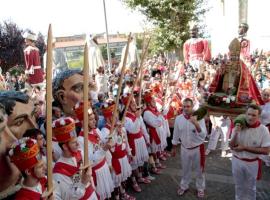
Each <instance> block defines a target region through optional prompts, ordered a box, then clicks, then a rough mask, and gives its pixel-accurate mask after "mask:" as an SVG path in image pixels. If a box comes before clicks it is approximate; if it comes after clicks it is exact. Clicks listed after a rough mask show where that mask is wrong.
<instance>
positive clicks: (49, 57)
mask: <svg viewBox="0 0 270 200" xmlns="http://www.w3.org/2000/svg"><path fill="white" fill-rule="evenodd" d="M52 40H53V36H52V26H51V24H50V25H49V30H48V39H47V60H46V63H47V65H46V137H47V172H48V173H47V180H48V188H47V191H48V195H49V196H50V195H51V193H52V191H53V177H52V163H53V159H52V62H53V46H52ZM51 197H52V196H51Z"/></svg>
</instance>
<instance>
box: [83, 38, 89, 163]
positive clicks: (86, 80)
mask: <svg viewBox="0 0 270 200" xmlns="http://www.w3.org/2000/svg"><path fill="white" fill-rule="evenodd" d="M88 85H89V62H88V45H87V43H85V45H84V67H83V137H84V167H88V165H89V157H88V102H89V100H88V98H89V88H88Z"/></svg>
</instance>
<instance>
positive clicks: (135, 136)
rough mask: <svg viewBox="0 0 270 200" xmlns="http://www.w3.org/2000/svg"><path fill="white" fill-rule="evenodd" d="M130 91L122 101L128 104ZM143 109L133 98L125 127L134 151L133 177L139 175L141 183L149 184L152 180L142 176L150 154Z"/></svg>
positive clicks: (132, 151) (132, 162)
mask: <svg viewBox="0 0 270 200" xmlns="http://www.w3.org/2000/svg"><path fill="white" fill-rule="evenodd" d="M129 98H130V93H128V94H126V95H123V96H122V98H121V102H122V103H123V104H124V105H125V107H126V106H127V103H128V99H129ZM141 114H142V113H141V109H137V105H136V103H135V100H134V98H133V99H132V100H131V102H130V104H129V107H128V110H127V113H126V116H125V129H126V130H127V136H128V142H129V146H130V148H131V153H132V157H133V158H132V161H131V167H132V170H133V171H132V173H133V175H132V178H133V179H134V178H135V177H138V182H139V183H145V184H148V183H150V182H151V181H150V180H148V179H147V178H143V177H142V167H143V165H144V163H145V162H147V161H148V159H149V155H148V151H147V146H146V142H145V139H144V134H143V125H142V121H143V120H142V117H141Z"/></svg>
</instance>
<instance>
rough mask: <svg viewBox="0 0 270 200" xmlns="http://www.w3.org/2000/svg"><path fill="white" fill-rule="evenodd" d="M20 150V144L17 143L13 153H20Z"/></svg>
mask: <svg viewBox="0 0 270 200" xmlns="http://www.w3.org/2000/svg"><path fill="white" fill-rule="evenodd" d="M20 152H21V147H20V145H17V146H16V147H15V149H14V153H20Z"/></svg>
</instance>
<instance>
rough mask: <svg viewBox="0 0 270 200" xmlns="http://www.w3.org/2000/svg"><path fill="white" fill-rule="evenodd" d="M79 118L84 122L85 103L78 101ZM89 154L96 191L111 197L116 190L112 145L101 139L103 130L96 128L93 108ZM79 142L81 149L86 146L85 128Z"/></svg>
mask: <svg viewBox="0 0 270 200" xmlns="http://www.w3.org/2000/svg"><path fill="white" fill-rule="evenodd" d="M75 112H76V116H77V118H78V119H79V120H80V122H81V123H83V103H77V104H76V106H75ZM88 130H89V134H88V140H89V141H88V151H89V153H88V156H89V160H90V161H91V165H92V175H93V180H94V183H95V186H96V192H97V193H98V194H99V196H100V199H106V198H110V197H111V193H112V192H113V190H114V184H113V181H112V177H111V173H110V167H109V166H111V155H110V152H109V151H108V150H109V148H110V145H109V144H107V143H106V142H105V141H104V140H101V137H100V135H101V132H100V130H99V129H98V128H96V120H95V114H94V112H93V110H92V109H91V108H89V109H88ZM103 139H104V138H103ZM78 142H79V144H80V147H81V149H83V146H84V136H83V130H82V131H81V132H80V133H79V136H78Z"/></svg>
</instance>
